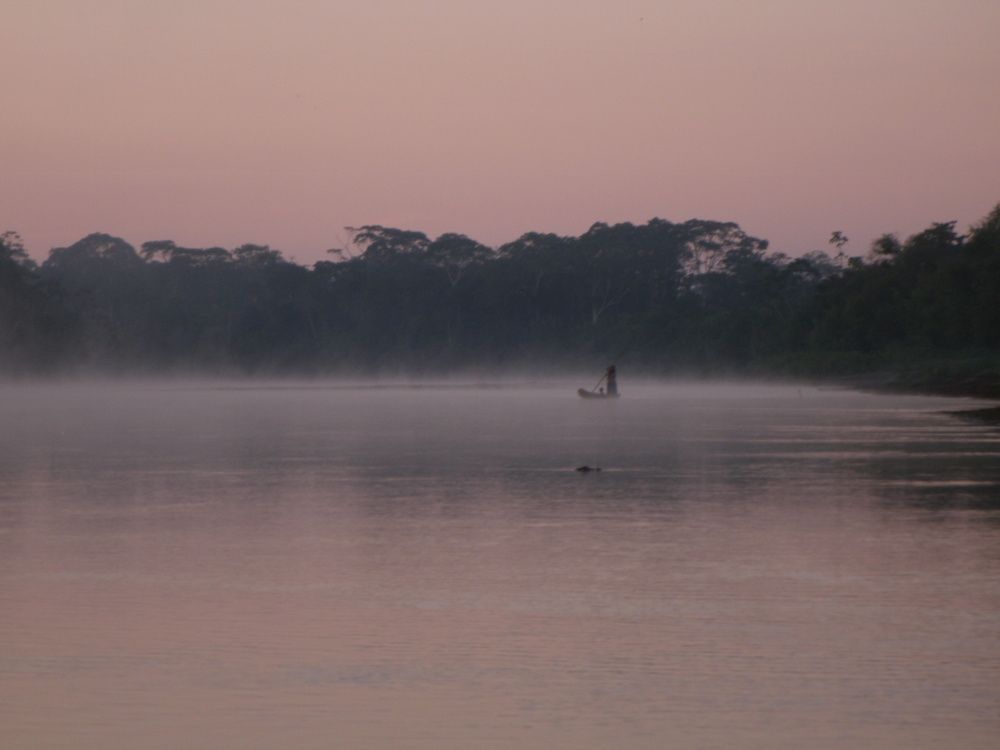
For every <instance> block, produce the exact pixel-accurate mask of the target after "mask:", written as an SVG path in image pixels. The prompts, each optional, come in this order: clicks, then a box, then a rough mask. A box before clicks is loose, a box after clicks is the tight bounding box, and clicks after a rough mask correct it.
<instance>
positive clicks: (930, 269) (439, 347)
mask: <svg viewBox="0 0 1000 750" xmlns="http://www.w3.org/2000/svg"><path fill="white" fill-rule="evenodd" d="M350 237H351V239H350V241H349V243H348V246H347V247H344V248H340V249H337V250H335V251H330V253H329V259H328V260H323V261H320V262H318V263H316V264H314V265H313V266H312V267H305V266H302V265H299V264H296V263H293V262H290V261H288V260H286V259H285V258H284V257H283V256H282V253H281V252H280V251H278V250H275V249H272V248H270V247H268V246H264V245H252V244H247V245H242V246H240V247H237V248H235V249H232V250H227V249H225V248H220V247H209V248H195V247H182V246H179V245H177V244H176V243H174V242H173V241H170V240H157V241H150V242H145V243H143V244H142V245H141V246H140V247H139V248H135V247H133V246H132V245H130V244H129V243H127V242H125V241H124V240H122V239H120V238H118V237H115V236H112V235H109V234H91V235H89V236H87V237H84V238H83V239H81V240H79V241H78V242H76V243H74V244H72V245H70V246H69V247H60V248H54V249H53V250H52V251H51V252H50V253H49V256H48V258H47V259H46V260H45V261H44V262H43V263H41V264H37V263H35V262H33V261H32V260H31V259H30V258H29V256H28V255H27V253H26V252H25V250H24V247H23V245H22V243H21V240H20V238H19V236H18V235H17V234H16V233H15V232H7V233H5V234H3V235H0V374H3V375H5V376H28V375H30V376H37V375H44V374H65V373H75V374H94V373H105V374H107V373H113V374H130V373H137V374H141V373H160V374H162V373H222V374H236V373H241V374H253V375H284V374H296V375H320V374H345V373H365V374H397V375H399V374H407V375H415V376H421V375H422V376H428V375H439V374H445V373H450V372H456V371H459V370H462V369H471V368H482V369H484V370H497V369H499V370H510V371H513V370H515V369H517V370H521V371H524V370H527V371H529V372H531V371H538V372H541V371H546V370H557V369H567V368H573V369H580V368H584V369H589V370H593V371H595V372H600V371H601V370H602V369H603V367H604V366H606V365H607V364H608V363H609V362H611V361H617V362H619V364H620V365H622V366H625V367H627V368H628V369H630V370H631V371H633V372H644V373H647V374H671V373H673V374H688V375H690V374H699V375H719V374H726V375H740V374H747V375H750V374H753V375H760V374H774V375H794V376H800V377H801V376H807V377H830V376H838V375H843V376H846V375H863V374H865V373H880V372H892V373H896V374H897V375H900V374H901V376H905V377H911V378H916V379H917V380H919V379H920V378H925V379H934V378H937V379H939V380H940V379H945V380H946V379H947V378H948V377H949V374H950V373H952V374H956V375H955V376H956V377H958V376H959V375H960V376H961V377H962V378H965V379H967V380H968V378H973V379H975V378H979V379H980V380H981V381H982V382H983V383H985V384H987V385H988V384H989V383H990V382H993V383H994V384H995V380H996V377H995V375H996V373H997V372H1000V205H998V206H997V207H996V208H995V209H994V210H993V211H992V212H991V213H990V214H989V215H988V216H986V217H985V218H984V219H983V220H982V221H981V222H980V223H978V224H977V225H976V226H974V227H972V228H971V229H970V230H969V232H968V234H967V235H962V234H959V233H958V231H957V230H956V227H955V222H943V223H934V224H932V225H930V226H929V227H928V228H927V229H925V230H923V231H922V232H919V233H918V234H915V235H913V236H911V237H909V238H907V239H905V240H900V239H899V238H897V237H896V236H893V235H891V234H887V235H884V236H882V237H880V238H879V239H878V240H876V241H875V242H874V243H873V245H872V247H871V248H870V249H869V250H867V251H866V252H865V253H864V254H863V255H857V256H850V255H848V254H847V253H846V252H844V247H845V246H846V243H847V238H846V237H844V236H843V234H841V233H840V232H834V233H833V234H832V236H831V239H830V246H829V248H828V249H827V250H826V251H816V252H811V253H808V254H806V255H804V256H802V257H796V258H792V257H787V256H785V255H782V254H780V253H773V252H769V251H768V243H767V242H766V241H765V240H763V239H760V238H757V237H753V236H750V235H748V234H746V233H745V232H744V231H743V230H742V229H741V228H740V227H739V226H738V225H736V224H734V223H731V222H718V221H707V220H690V221H685V222H683V223H671V222H669V221H665V220H661V219H653V220H651V221H649V222H648V223H646V224H642V225H633V224H629V223H623V224H614V225H608V224H603V223H597V224H594V225H593V226H592V227H591V228H590V229H589V230H588V231H587V232H585V233H584V234H582V235H580V236H578V237H563V236H557V235H554V234H540V233H533V232H532V233H527V234H524V235H523V236H521V237H520V238H518V239H517V240H515V241H513V242H510V243H508V244H505V245H503V246H501V247H499V248H491V247H487V246H485V245H483V244H480V243H478V242H476V241H475V240H473V239H471V238H469V237H466V236H464V235H461V234H443V235H441V236H439V237H437V238H433V239H432V238H430V237H428V236H427V235H425V234H423V233H421V232H417V231H408V230H401V229H394V228H389V227H382V226H363V227H360V228H355V229H352V230H351V235H350ZM914 373H916V374H914ZM991 378H992V380H991Z"/></svg>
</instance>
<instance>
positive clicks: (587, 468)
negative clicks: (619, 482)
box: [576, 464, 601, 474]
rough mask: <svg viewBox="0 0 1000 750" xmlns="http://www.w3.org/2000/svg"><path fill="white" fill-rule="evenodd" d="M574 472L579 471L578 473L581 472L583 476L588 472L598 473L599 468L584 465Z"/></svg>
mask: <svg viewBox="0 0 1000 750" xmlns="http://www.w3.org/2000/svg"><path fill="white" fill-rule="evenodd" d="M576 470H577V471H579V472H583V473H584V474H586V473H587V472H588V471H600V470H601V467H600V466H587V465H586V464H584V465H583V466H577V467H576Z"/></svg>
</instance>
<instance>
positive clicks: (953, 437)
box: [0, 382, 1000, 750]
mask: <svg viewBox="0 0 1000 750" xmlns="http://www.w3.org/2000/svg"><path fill="white" fill-rule="evenodd" d="M577 385H578V383H561V384H543V385H536V386H530V387H529V386H525V387H504V388H486V387H484V388H450V389H435V388H422V389H405V388H380V389H372V388H369V389H364V388H348V387H333V386H322V385H311V386H303V387H246V386H225V385H214V386H208V387H200V386H195V385H183V384H181V385H177V384H173V385H154V384H143V385H134V384H133V385H117V386H103V387H60V388H56V387H39V388H30V387H4V388H0V747H2V748H4V749H5V750H6V749H10V748H14V749H20V748H25V749H31V750H35V749H41V748H73V749H74V750H76V749H80V748H83V749H90V748H93V749H98V748H99V749H101V750H105V749H108V748H129V749H135V748H170V749H174V748H240V749H241V750H242V749H244V748H268V749H270V748H340V747H343V748H422V749H423V748H427V749H430V748H658V749H659V748H665V747H676V748H736V747H738V748H768V749H771V748H796V749H799V748H907V749H908V750H910V749H912V748H935V750H936V749H938V748H943V747H953V748H991V749H992V748H996V747H997V746H998V745H1000V429H997V428H992V427H989V426H984V425H977V424H974V423H970V422H965V421H962V420H959V419H957V418H954V417H951V416H948V415H946V414H943V413H940V412H941V410H943V409H953V408H962V407H971V406H976V405H978V404H977V403H976V402H971V401H961V400H955V399H951V400H948V399H932V398H921V397H911V396H874V395H865V394H855V393H848V392H838V391H823V390H816V389H811V388H801V389H800V388H798V387H795V386H780V387H778V386H775V387H747V386H741V387H724V386H700V387H698V386H679V385H635V384H632V385H631V386H630V385H629V383H628V382H625V383H623V389H624V390H625V398H623V399H621V400H620V401H619V402H609V403H601V402H585V401H582V400H580V399H578V398H577V397H576V396H575V394H574V389H575V387H576V386H577ZM581 464H589V465H592V466H595V465H596V466H601V467H603V469H604V470H603V471H602V472H600V473H591V474H581V473H578V472H575V471H574V470H573V469H574V467H576V466H578V465H581Z"/></svg>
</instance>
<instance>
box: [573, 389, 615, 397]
mask: <svg viewBox="0 0 1000 750" xmlns="http://www.w3.org/2000/svg"><path fill="white" fill-rule="evenodd" d="M576 393H577V395H578V396H579V397H580V398H618V394H617V393H603V392H601V393H594V392H593V391H585V390H584V389H583V388H577V389H576Z"/></svg>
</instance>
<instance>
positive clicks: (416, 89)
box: [0, 0, 1000, 264]
mask: <svg viewBox="0 0 1000 750" xmlns="http://www.w3.org/2000/svg"><path fill="white" fill-rule="evenodd" d="M0 21H2V23H0V62H2V65H0V69H2V70H3V71H4V72H3V73H2V74H0V76H2V80H3V83H4V90H5V93H6V95H7V97H6V103H7V108H6V112H5V117H4V118H3V120H2V121H0V163H2V164H3V165H4V171H5V180H4V182H3V185H2V187H0V206H3V211H2V213H0V230H7V229H11V230H15V231H18V232H19V233H20V234H21V235H22V237H23V238H24V241H25V244H26V246H27V249H28V251H29V252H30V253H31V255H32V256H33V257H35V258H39V259H40V258H44V257H45V256H46V254H47V252H48V250H49V249H50V248H51V247H55V246H66V245H68V244H71V243H72V242H74V241H76V240H77V239H79V238H81V237H83V236H85V235H86V234H89V233H91V232H94V231H104V232H109V233H111V234H115V235H117V236H121V237H123V238H124V239H126V240H128V241H129V242H131V243H133V244H135V245H138V244H139V243H141V242H143V241H147V240H156V239H172V240H174V241H176V242H177V243H179V244H182V245H187V246H202V247H204V246H213V245H218V246H224V247H234V246H237V245H239V244H242V243H244V242H255V243H261V244H269V245H271V246H272V247H274V248H276V249H280V250H282V251H283V252H284V253H285V255H286V257H288V258H290V259H294V260H296V261H298V262H300V263H305V264H310V263H312V262H314V261H316V260H318V259H321V258H323V257H324V251H325V250H326V249H328V248H330V247H334V246H338V245H342V244H343V242H344V240H345V234H344V231H343V227H344V226H345V225H354V226H357V225H362V224H366V223H374V224H382V225H386V226H397V227H401V228H407V229H416V230H420V231H423V232H426V233H427V234H429V235H432V236H433V235H438V234H441V233H444V232H459V233H464V234H467V235H469V236H470V237H473V238H475V239H477V240H479V241H481V242H483V243H486V244H489V245H491V246H497V245H500V244H502V243H504V242H507V241H511V240H513V239H515V238H517V237H518V236H520V235H521V234H522V233H524V232H527V231H540V232H554V233H557V234H563V235H578V234H581V233H582V232H585V231H586V229H587V228H588V227H589V226H590V225H591V224H592V223H593V222H596V221H605V222H608V223H616V222H621V221H631V222H634V223H642V222H645V221H647V220H648V219H650V218H653V217H661V218H664V219H667V220H670V221H684V220H686V219H689V218H703V219H714V220H723V221H735V222H737V223H739V224H740V225H741V227H743V229H744V230H745V231H747V232H748V233H750V234H752V235H755V236H758V237H762V238H764V239H768V240H769V241H770V242H771V247H772V249H773V250H776V251H782V252H787V253H789V254H793V255H796V254H800V253H802V252H806V251H809V250H814V249H823V248H826V247H827V240H828V238H829V236H830V233H831V232H832V231H833V230H841V231H843V232H844V233H845V234H846V235H847V236H848V237H849V238H850V239H851V243H850V244H849V245H848V246H847V248H845V249H846V251H847V252H848V253H850V254H863V253H864V252H865V250H867V247H868V245H869V243H870V242H871V240H872V239H874V238H875V237H877V236H878V235H880V234H882V233H884V232H896V233H898V234H900V235H901V236H906V235H908V234H911V233H913V232H917V231H919V230H920V229H922V228H923V227H925V226H927V225H928V224H929V223H931V222H933V221H948V220H956V221H957V222H958V226H959V229H960V230H963V231H964V229H965V228H966V227H967V226H968V225H969V224H971V223H973V222H975V221H977V220H978V219H980V218H981V217H982V216H984V215H985V214H986V213H987V212H988V211H989V210H990V208H992V206H994V205H995V204H996V202H997V200H998V198H1000V173H998V172H997V170H996V164H998V163H1000V142H998V141H997V139H996V137H995V134H996V133H997V132H1000V100H998V98H997V97H996V93H995V90H996V86H995V81H996V80H997V77H998V74H1000V49H998V48H997V46H996V45H995V43H994V40H993V39H992V37H993V32H994V30H995V29H996V28H998V27H1000V5H998V4H997V3H995V2H990V1H984V0H963V1H962V2H958V3H951V4H944V3H927V2H920V3H916V2H910V1H909V0H882V1H881V2H864V3H862V2H846V3H845V2H840V3H836V4H833V3H828V2H791V1H787V0H775V1H774V2H768V3H754V4H748V3H743V2H737V1H736V0H721V1H720V2H716V3H713V4H711V5H706V4H704V3H700V2H690V1H683V2H675V3H671V4H669V5H665V4H663V3H658V2H652V1H651V0H648V1H647V0H642V1H636V2H627V3H615V4H613V5H612V4H608V3H602V2H596V1H594V0H585V1H582V2H581V1H577V2H572V3H570V2H568V1H567V0H550V1H548V2H541V3H539V2H533V3H526V2H513V3H504V4H489V5H485V4H469V3H460V2H457V0H440V1H438V2H422V3H403V2H401V1H400V0H382V1H381V2H365V3H360V2H338V3H326V2H320V1H319V0H302V2H298V3H295V4H293V5H288V4H285V3H280V4H279V3H276V2H265V1H262V0H254V1H248V2H239V3H236V2H228V1H225V0H213V1H209V2H198V3H194V2H176V3H171V4H169V5H162V4H158V3H127V4H123V3H114V2H102V1H100V0H97V1H95V2H75V1H74V2H69V1H68V0H51V1H50V2H45V3H36V2H30V3H29V2H24V1H23V0H12V1H10V2H7V3H4V6H3V8H2V9H0Z"/></svg>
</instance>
